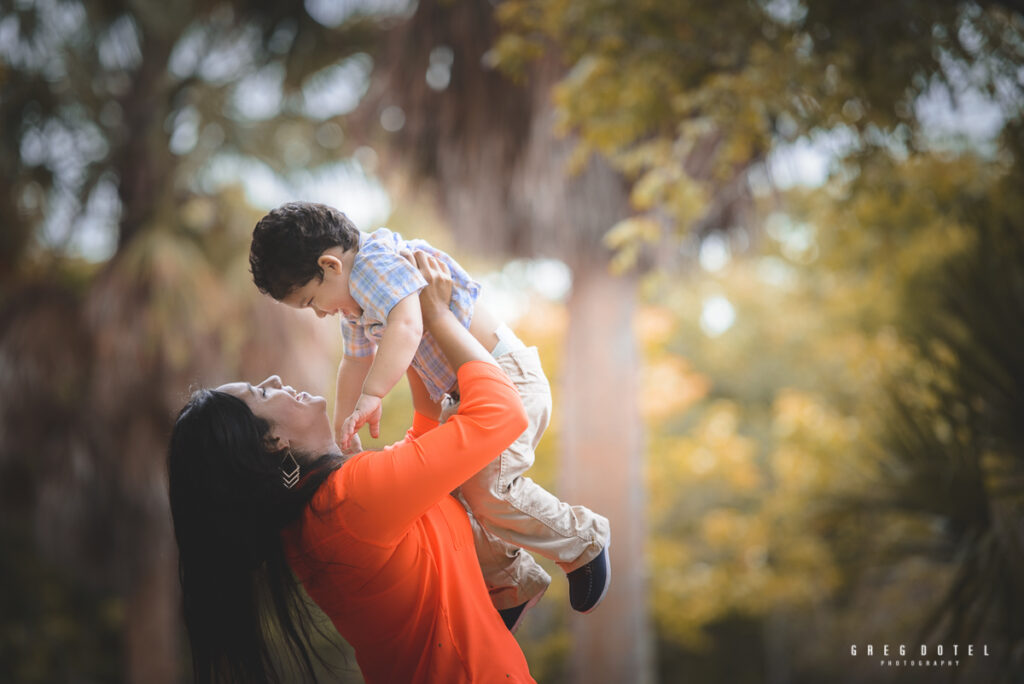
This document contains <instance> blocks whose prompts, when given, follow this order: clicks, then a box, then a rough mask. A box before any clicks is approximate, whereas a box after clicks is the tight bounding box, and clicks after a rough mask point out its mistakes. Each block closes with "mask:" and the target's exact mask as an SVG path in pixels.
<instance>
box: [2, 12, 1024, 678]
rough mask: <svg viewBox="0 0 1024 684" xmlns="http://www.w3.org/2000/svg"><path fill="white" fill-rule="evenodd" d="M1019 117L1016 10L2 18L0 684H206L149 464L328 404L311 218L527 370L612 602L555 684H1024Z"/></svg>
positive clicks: (328, 323) (1022, 102)
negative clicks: (183, 422) (596, 532)
mask: <svg viewBox="0 0 1024 684" xmlns="http://www.w3.org/2000/svg"><path fill="white" fill-rule="evenodd" d="M1022 108H1024V2H1021V1H1020V0H1002V1H997V0H971V1H967V2H935V1H934V0H899V1H895V0H864V1H862V2H848V1H846V0H813V1H812V0H717V1H714V2H712V1H709V0H634V1H632V2H616V1H614V0H500V1H495V2H487V1H485V0H420V1H419V2H415V1H411V0H382V1H380V2H373V1H372V0H306V2H305V3H298V2H292V1H290V0H274V1H269V0H251V1H249V0H226V1H224V2H205V1H203V0H181V1H178V2H168V1H166V0H164V1H159V0H133V1H118V0H0V226H2V228H0V549H2V550H0V680H3V681H9V682H117V681H127V682H145V683H154V684H161V683H165V682H177V681H187V680H188V679H189V678H190V666H189V656H188V651H187V646H186V642H185V640H184V638H183V632H182V625H181V620H180V617H179V596H178V593H177V592H178V589H177V576H176V572H177V570H176V555H175V553H176V552H175V545H174V542H173V537H172V530H171V526H170V519H169V514H168V505H167V499H166V478H165V470H164V469H165V466H164V458H165V448H166V439H167V436H168V433H169V429H170V425H171V422H172V420H173V417H174V415H175V414H176V412H177V410H178V409H179V408H180V407H181V406H182V404H183V403H184V401H185V400H186V399H187V397H188V395H189V392H190V391H191V390H192V389H195V388H197V387H200V386H208V385H216V384H219V383H221V382H224V381H228V380H234V379H245V380H252V381H256V380H259V379H261V378H263V377H265V376H266V375H269V374H270V373H275V372H276V373H279V374H280V375H282V376H283V377H284V379H285V380H286V382H289V383H291V384H293V385H295V386H296V387H301V388H304V389H307V390H310V391H313V392H317V393H321V394H324V395H325V396H328V397H330V396H331V395H332V387H333V380H334V370H335V368H336V364H337V361H338V358H339V355H340V352H341V350H340V344H341V343H340V337H339V334H338V330H337V322H336V321H332V320H323V321H321V320H316V319H315V318H314V317H312V316H309V315H308V312H302V313H300V312H295V311H292V310H289V309H286V308H285V307H283V306H280V305H278V304H276V303H275V302H273V301H270V300H269V299H267V298H265V297H261V296H260V295H259V294H258V293H257V292H256V290H255V288H254V287H253V286H252V284H251V279H250V275H249V273H248V264H247V252H248V237H249V234H250V232H251V229H252V226H253V225H254V223H255V221H256V220H257V219H258V218H259V217H260V216H261V215H262V214H263V213H264V212H265V211H266V210H267V209H269V208H271V207H273V206H276V205H277V204H279V203H282V202H284V201H288V200H292V199H307V200H315V201H321V202H326V203H329V204H332V205H335V206H337V207H339V208H341V209H342V210H344V211H346V212H348V213H349V214H350V216H352V217H353V219H354V220H355V221H356V222H357V224H358V225H359V226H360V227H361V228H362V229H364V230H372V229H373V228H375V227H377V226H379V225H388V226H389V227H391V228H392V229H394V230H398V231H400V232H402V233H403V234H404V235H406V236H407V237H424V238H427V239H428V240H431V241H433V242H434V243H435V244H437V245H438V246H440V247H442V248H445V249H447V250H449V251H450V252H451V253H452V254H453V255H454V256H455V257H456V258H458V259H459V260H461V261H462V262H463V263H464V264H465V265H466V266H467V267H468V268H469V270H470V271H471V272H472V273H473V274H474V275H475V276H477V277H478V279H480V280H481V281H482V282H483V283H484V284H485V288H486V294H485V296H486V297H488V298H489V300H490V301H491V303H492V305H493V306H495V307H496V308H497V309H499V310H500V311H501V312H502V313H503V315H504V316H505V317H506V318H507V319H508V320H509V322H511V323H512V324H513V326H514V328H515V329H516V330H517V331H518V332H519V334H520V336H521V337H523V338H524V339H525V340H526V341H527V342H528V343H531V344H536V345H538V346H539V347H540V349H541V352H542V355H543V359H544V362H545V365H546V368H547V371H548V373H549V375H550V377H551V378H552V381H553V385H554V392H555V401H556V409H555V418H554V424H553V425H552V428H551V429H550V430H549V432H548V434H547V436H546V438H545V440H544V444H543V446H542V449H541V452H540V454H539V458H538V463H537V465H536V467H535V468H534V471H533V475H534V477H535V478H536V479H538V480H540V481H541V482H542V483H544V484H545V485H547V486H548V487H550V488H551V489H553V490H554V491H556V492H558V493H559V494H560V495H561V496H562V497H563V498H564V499H566V500H568V501H572V502H578V503H584V504H587V505H589V506H590V507H592V508H594V509H595V510H597V511H600V512H602V513H605V514H606V515H608V516H609V517H610V518H611V519H612V525H613V534H614V537H613V539H614V542H613V547H612V548H613V558H614V562H613V577H614V582H613V585H612V591H611V593H610V595H609V597H608V599H607V600H606V602H605V603H604V604H603V605H602V607H601V608H600V609H598V610H597V611H596V612H595V613H593V614H591V615H588V616H586V617H581V616H577V615H572V614H570V611H569V610H568V608H567V601H566V594H567V591H566V588H565V582H564V579H562V577H561V576H560V573H558V572H557V571H556V569H555V568H551V567H550V565H549V569H551V570H552V571H553V574H554V575H555V582H554V584H553V586H552V589H551V590H550V592H549V593H548V595H547V597H546V598H545V600H544V601H543V602H542V603H541V604H540V605H539V606H538V607H537V608H536V609H535V610H534V611H533V612H532V613H531V614H530V616H529V618H528V619H527V621H526V624H525V626H524V628H523V629H522V630H521V631H520V632H519V634H518V635H517V636H518V638H519V641H520V643H521V644H522V646H523V649H524V651H525V652H526V654H527V656H528V658H529V661H530V664H531V668H532V671H533V672H534V674H535V676H536V678H537V679H538V681H539V682H541V683H542V684H549V683H555V682H586V683H588V684H589V683H595V682H596V683H601V682H612V683H617V682H629V683H634V682H639V683H651V682H682V681H688V682H705V683H709V684H711V683H723V684H724V683H726V682H728V683H740V684H743V683H748V682H749V683H762V682H763V683H765V684H784V683H786V684H788V683H793V684H796V683H804V682H806V683H816V682H895V681H899V682H946V681H961V682H993V683H994V682H1019V681H1024V617H1022V616H1024V510H1022V507H1021V504H1022V491H1024V490H1022V482H1024V480H1022V474H1024V122H1022V117H1021V113H1022ZM303 314H306V315H303ZM385 416H386V426H385V428H386V429H385V433H384V436H383V437H382V439H381V440H380V441H378V442H376V443H377V444H379V443H383V442H384V441H385V440H387V441H390V440H393V439H395V438H397V437H398V436H399V435H400V434H401V433H402V431H403V428H404V426H405V425H407V424H408V421H409V419H410V416H411V409H410V408H409V399H408V393H407V389H406V388H405V387H404V384H403V386H400V387H399V388H397V389H396V390H395V392H393V394H392V395H391V396H390V397H389V398H388V402H387V404H386V405H385ZM373 444H375V443H374V442H373V441H372V440H369V439H368V438H367V439H365V441H364V445H367V446H372V445H373ZM884 644H890V648H891V649H892V651H893V652H895V651H896V649H898V646H899V645H900V644H903V645H906V646H907V648H909V649H911V653H912V654H913V657H911V658H907V659H905V660H904V663H905V664H904V665H900V663H897V664H896V665H893V666H888V665H884V664H883V663H882V662H880V661H881V658H879V657H875V656H868V655H867V648H868V646H869V645H872V646H873V648H874V650H875V654H876V656H877V655H878V653H880V652H881V649H882V647H883V645H884ZM954 644H956V645H959V649H960V650H959V658H958V661H959V664H958V665H955V666H945V665H943V666H935V665H929V664H928V663H927V662H926V661H931V660H937V659H938V658H937V649H938V647H939V646H944V649H945V651H944V653H945V658H943V660H946V659H950V658H949V656H950V654H951V652H952V647H953V645H954ZM969 644H973V645H974V648H975V649H976V651H975V654H974V655H973V656H967V655H965V654H966V649H967V645H969ZM851 646H853V647H856V655H854V654H853V650H852V649H851ZM921 646H924V647H925V648H926V649H927V654H928V655H927V657H926V658H921V657H917V654H918V653H919V649H920V648H921ZM983 647H984V648H987V652H988V654H989V655H987V656H985V655H981V651H982V648H983ZM323 651H324V653H325V654H326V657H327V658H328V660H333V661H334V662H335V667H336V670H335V672H334V674H333V675H332V676H333V678H334V679H335V680H340V681H348V682H358V681H360V678H359V675H358V670H357V668H356V667H355V665H354V661H353V660H352V657H351V653H349V652H348V651H347V649H346V647H345V646H344V644H339V643H334V644H323ZM894 655H895V653H894ZM910 660H913V663H911V662H909V661H910Z"/></svg>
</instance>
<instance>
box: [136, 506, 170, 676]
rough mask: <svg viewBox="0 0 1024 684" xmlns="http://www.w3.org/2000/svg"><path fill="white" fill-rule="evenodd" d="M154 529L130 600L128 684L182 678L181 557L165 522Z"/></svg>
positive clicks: (167, 521) (165, 520)
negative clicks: (180, 670) (178, 566)
mask: <svg viewBox="0 0 1024 684" xmlns="http://www.w3.org/2000/svg"><path fill="white" fill-rule="evenodd" d="M152 527H156V528H161V529H156V530H151V531H152V532H153V538H152V543H151V545H150V547H149V548H147V549H146V550H145V552H144V556H145V557H144V558H143V559H142V560H141V563H140V568H139V576H138V577H137V578H136V581H135V582H134V583H133V585H132V586H131V587H130V588H129V590H128V595H127V596H126V597H125V633H124V645H125V673H126V677H127V680H128V681H129V682H152V683H153V684H172V682H174V681H176V680H177V676H178V660H177V658H178V648H177V647H178V632H177V625H178V602H179V592H178V576H177V572H175V570H176V568H177V556H176V555H175V549H174V541H173V536H172V533H171V529H170V520H169V519H164V520H162V521H161V522H157V523H156V524H155V525H153V526H152Z"/></svg>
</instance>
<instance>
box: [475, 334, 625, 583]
mask: <svg viewBox="0 0 1024 684" xmlns="http://www.w3.org/2000/svg"><path fill="white" fill-rule="evenodd" d="M517 341H518V340H517ZM520 345H521V343H520ZM497 361H498V364H499V365H500V366H501V367H502V368H503V369H504V370H505V372H506V373H508V375H509V377H510V378H511V379H512V382H513V384H515V386H516V389H517V390H518V391H519V395H520V397H521V398H522V400H523V406H524V407H525V408H526V413H527V416H528V418H529V427H528V428H527V429H526V431H525V432H524V433H523V434H522V435H520V436H519V438H518V439H517V440H516V441H515V442H514V443H513V444H512V446H510V447H509V448H508V449H506V450H505V452H504V453H502V454H501V456H499V457H498V458H497V459H495V460H494V461H492V462H491V463H489V464H488V465H487V466H485V467H484V469H483V470H481V471H480V472H479V473H478V474H476V475H474V476H473V477H472V478H470V479H469V480H467V481H466V482H465V483H464V484H463V485H462V488H461V489H462V495H463V497H464V498H465V500H466V502H467V503H468V504H469V508H470V510H472V512H473V515H474V516H475V517H476V519H477V521H479V522H480V524H481V525H482V526H483V527H484V528H485V529H486V530H487V531H488V532H490V533H491V534H493V535H496V536H497V537H500V538H501V539H503V540H504V541H506V542H509V543H510V544H513V545H515V546H519V547H522V548H524V549H526V550H528V551H533V552H536V553H539V554H540V555H542V556H544V557H545V558H549V559H550V560H552V561H554V562H555V563H557V564H558V565H559V567H560V568H562V570H563V571H565V572H566V573H569V572H572V571H573V570H576V569H577V568H580V567H582V566H584V565H586V564H587V563H589V562H590V561H591V560H594V559H595V558H596V557H597V556H598V555H599V554H600V553H601V551H602V550H603V549H604V548H605V546H607V544H608V540H609V537H610V531H609V525H608V519H607V518H605V517H604V516H601V515H598V514H597V513H594V512H593V511H591V510H590V509H588V508H585V507H584V506H570V505H569V504H567V503H564V502H563V501H560V500H559V499H558V498H557V497H556V496H554V495H553V494H551V493H550V492H548V491H547V490H545V489H544V488H543V487H541V486H540V485H538V484H537V483H535V482H534V481H533V480H531V479H530V478H528V477H526V476H525V475H524V473H526V471H527V470H528V469H529V468H530V466H532V465H533V461H534V449H535V448H536V446H537V444H538V443H539V442H540V438H541V435H542V434H543V433H544V430H545V429H546V428H547V425H548V422H549V420H550V416H551V387H550V385H549V384H548V381H547V378H546V377H545V376H544V371H543V369H542V368H541V364H540V357H539V355H538V354H537V349H536V348H535V347H529V348H527V347H525V346H521V347H520V348H518V349H515V350H513V351H511V352H509V353H505V354H501V355H500V356H498V357H497Z"/></svg>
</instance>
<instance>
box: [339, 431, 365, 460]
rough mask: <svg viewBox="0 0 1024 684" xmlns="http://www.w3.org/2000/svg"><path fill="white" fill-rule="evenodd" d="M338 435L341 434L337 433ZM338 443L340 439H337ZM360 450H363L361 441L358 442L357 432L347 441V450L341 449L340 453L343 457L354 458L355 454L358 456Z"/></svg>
mask: <svg viewBox="0 0 1024 684" xmlns="http://www.w3.org/2000/svg"><path fill="white" fill-rule="evenodd" d="M338 434H341V433H338ZM338 443H339V444H340V443H341V439H340V438H339V439H338ZM362 450H363V443H362V441H360V439H359V433H358V432H357V433H356V434H354V435H352V439H350V440H349V442H348V448H347V449H342V450H341V453H342V454H344V455H345V456H355V455H356V454H358V453H359V452H361V451H362Z"/></svg>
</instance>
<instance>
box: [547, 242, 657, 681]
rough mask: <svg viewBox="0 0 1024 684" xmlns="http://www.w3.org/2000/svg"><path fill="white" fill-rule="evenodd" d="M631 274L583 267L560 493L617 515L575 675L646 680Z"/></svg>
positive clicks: (567, 380)
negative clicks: (600, 596) (606, 570)
mask: <svg viewBox="0 0 1024 684" xmlns="http://www.w3.org/2000/svg"><path fill="white" fill-rule="evenodd" d="M636 290H637V285H636V280H635V278H633V277H620V278H615V277H612V276H610V275H609V274H608V267H607V263H606V262H605V261H604V260H600V259H592V260H588V261H587V262H584V263H580V264H577V266H576V268H575V271H574V279H573V289H572V295H571V297H570V299H569V332H568V339H567V344H566V359H565V370H564V375H563V378H562V383H563V387H562V401H561V406H560V407H559V410H560V411H561V415H562V425H563V427H562V440H563V446H564V449H563V453H562V483H561V486H560V488H559V491H560V493H561V494H562V495H563V498H564V500H566V501H568V502H571V503H573V504H582V505H585V506H588V507H590V508H592V509H593V510H594V511H596V512H598V513H601V514H602V515H604V516H606V517H607V518H608V519H609V520H610V521H611V530H612V545H611V547H610V548H611V552H612V553H611V561H612V584H611V588H610V589H609V591H608V595H607V596H606V597H605V599H604V602H603V603H602V604H601V605H600V606H599V607H598V608H597V609H596V610H595V611H594V612H593V613H591V614H588V615H577V614H575V613H574V614H573V615H572V618H571V619H570V630H571V634H572V654H571V659H570V663H569V681H572V682H581V683H584V682H585V683H587V684H590V683H592V682H608V683H610V684H615V683H618V682H623V683H629V684H647V683H648V682H652V681H653V679H654V675H653V654H652V652H651V639H650V626H649V625H648V621H647V562H646V556H645V549H644V540H645V537H646V533H647V530H646V516H645V507H646V497H645V496H644V493H643V492H644V486H643V425H642V424H641V419H640V412H639V408H638V395H637V389H638V387H637V382H638V378H637V374H636V369H637V367H638V350H637V345H636V341H635V338H634V334H633V313H634V310H635V308H636V297H637V291H636Z"/></svg>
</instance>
